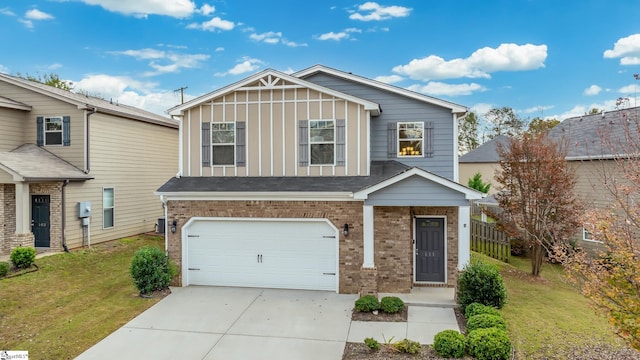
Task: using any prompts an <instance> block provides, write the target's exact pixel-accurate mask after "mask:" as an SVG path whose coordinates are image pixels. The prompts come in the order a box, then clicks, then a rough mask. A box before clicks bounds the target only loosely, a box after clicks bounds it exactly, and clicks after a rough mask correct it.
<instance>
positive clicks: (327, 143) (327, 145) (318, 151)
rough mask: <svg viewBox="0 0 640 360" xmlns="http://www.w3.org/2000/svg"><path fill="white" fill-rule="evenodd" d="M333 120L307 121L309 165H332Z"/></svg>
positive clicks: (333, 146)
mask: <svg viewBox="0 0 640 360" xmlns="http://www.w3.org/2000/svg"><path fill="white" fill-rule="evenodd" d="M335 139H336V133H335V121H334V120H311V121H309V152H310V153H311V165H333V164H334V162H335V161H334V159H335Z"/></svg>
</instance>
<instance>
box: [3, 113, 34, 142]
mask: <svg viewBox="0 0 640 360" xmlns="http://www.w3.org/2000/svg"><path fill="white" fill-rule="evenodd" d="M27 114H28V112H26V111H22V110H13V109H5V108H0V129H2V131H0V151H11V150H13V149H15V148H17V147H18V146H20V145H22V144H24V128H25V122H26V121H27Z"/></svg>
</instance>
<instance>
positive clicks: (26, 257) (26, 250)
mask: <svg viewBox="0 0 640 360" xmlns="http://www.w3.org/2000/svg"><path fill="white" fill-rule="evenodd" d="M9 257H10V259H11V262H12V263H13V266H15V267H17V268H18V269H26V268H28V267H30V266H31V265H33V263H34V262H35V261H36V249H34V248H31V247H17V248H15V249H13V251H11V255H10V256H9Z"/></svg>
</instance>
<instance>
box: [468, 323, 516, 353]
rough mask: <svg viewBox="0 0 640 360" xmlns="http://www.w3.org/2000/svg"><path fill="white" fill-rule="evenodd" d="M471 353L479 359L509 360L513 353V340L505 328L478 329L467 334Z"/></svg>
mask: <svg viewBox="0 0 640 360" xmlns="http://www.w3.org/2000/svg"><path fill="white" fill-rule="evenodd" d="M467 346H468V350H469V355H471V356H473V357H475V358H476V359H478V360H507V359H509V358H510V355H511V342H510V341H509V337H508V336H507V333H506V332H505V331H504V330H501V329H498V328H488V329H477V330H473V331H471V332H469V334H468V335H467Z"/></svg>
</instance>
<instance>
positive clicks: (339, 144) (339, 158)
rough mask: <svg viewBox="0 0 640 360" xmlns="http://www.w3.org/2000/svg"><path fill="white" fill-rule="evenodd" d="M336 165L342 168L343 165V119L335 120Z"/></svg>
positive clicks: (344, 156)
mask: <svg viewBox="0 0 640 360" xmlns="http://www.w3.org/2000/svg"><path fill="white" fill-rule="evenodd" d="M335 150H336V165H338V166H344V164H345V158H346V154H345V121H344V119H338V120H336V149H335Z"/></svg>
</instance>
